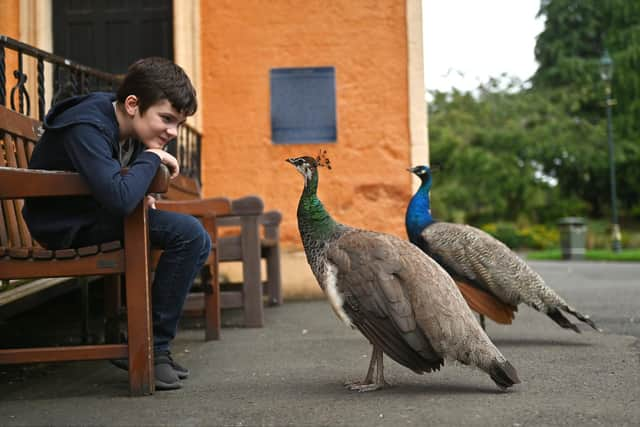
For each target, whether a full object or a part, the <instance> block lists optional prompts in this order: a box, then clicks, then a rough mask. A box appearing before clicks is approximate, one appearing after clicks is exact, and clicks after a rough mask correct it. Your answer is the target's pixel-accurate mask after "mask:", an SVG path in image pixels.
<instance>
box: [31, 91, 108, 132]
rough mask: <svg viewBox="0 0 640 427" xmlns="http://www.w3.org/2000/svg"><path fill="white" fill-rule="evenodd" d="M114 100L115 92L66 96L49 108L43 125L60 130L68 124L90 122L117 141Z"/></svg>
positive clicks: (47, 128) (45, 127) (49, 128)
mask: <svg viewBox="0 0 640 427" xmlns="http://www.w3.org/2000/svg"><path fill="white" fill-rule="evenodd" d="M115 100H116V97H115V94H113V93H106V92H94V93H90V94H88V95H81V96H74V97H72V98H67V99H65V100H63V101H61V102H59V103H57V104H56V105H54V106H53V107H52V108H51V110H49V112H48V113H47V116H46V117H45V118H44V122H43V127H44V129H45V130H61V129H64V128H66V127H67V126H70V125H76V124H81V123H84V124H90V125H93V126H96V127H97V128H98V129H100V130H101V131H102V132H104V133H105V134H106V135H107V136H108V137H109V139H111V140H115V141H117V140H118V135H117V132H118V120H117V119H116V115H115V112H114V111H113V104H112V103H113V101H115ZM114 131H115V133H114Z"/></svg>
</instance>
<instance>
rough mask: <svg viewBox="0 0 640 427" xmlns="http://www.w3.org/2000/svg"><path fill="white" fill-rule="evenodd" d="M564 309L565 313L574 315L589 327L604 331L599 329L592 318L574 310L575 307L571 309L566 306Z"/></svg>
mask: <svg viewBox="0 0 640 427" xmlns="http://www.w3.org/2000/svg"><path fill="white" fill-rule="evenodd" d="M562 309H563V310H564V311H566V312H567V313H570V314H573V315H574V316H575V317H576V318H577V319H578V320H581V321H583V322H584V323H586V324H587V325H589V326H591V327H592V328H593V329H595V330H596V331H598V332H602V329H600V328H598V327H597V326H596V324H595V323H594V322H593V320H591V318H590V317H589V316H588V315H586V314H582V313H580V312H578V311H576V309H575V308H573V307H571V306H569V305H566V306H564V307H562Z"/></svg>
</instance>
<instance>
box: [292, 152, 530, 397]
mask: <svg viewBox="0 0 640 427" xmlns="http://www.w3.org/2000/svg"><path fill="white" fill-rule="evenodd" d="M287 162H289V163H291V164H292V165H294V166H295V167H296V169H297V170H298V171H299V172H300V173H301V174H302V176H303V177H304V190H303V191H302V195H301V197H300V201H299V204H298V229H299V231H300V235H301V237H302V243H303V245H304V250H305V253H306V256H307V261H308V262H309V265H310V266H311V270H312V271H313V274H314V275H315V277H316V279H317V280H318V283H319V284H320V287H321V288H322V290H323V291H324V293H325V294H326V296H327V298H328V300H329V303H330V305H331V307H332V308H333V310H334V311H335V313H336V314H337V316H338V317H339V318H340V319H341V320H342V321H344V323H346V324H347V325H350V326H351V327H355V328H357V329H358V330H359V331H360V332H361V333H362V334H363V335H364V336H365V337H366V338H367V339H368V340H369V342H370V343H371V344H372V345H373V353H372V356H371V361H370V364H369V369H368V371H367V375H366V377H365V379H364V381H362V382H355V383H351V384H347V387H348V388H350V389H351V390H358V391H370V390H376V389H379V388H381V387H383V386H385V385H386V382H385V380H384V372H383V353H384V354H387V355H388V356H389V357H391V358H392V359H393V360H395V361H396V362H398V363H399V364H401V365H403V366H406V367H407V368H409V369H411V370H413V371H414V372H416V373H418V374H422V373H425V372H431V371H434V370H438V369H440V367H441V366H442V365H443V363H444V359H445V358H446V359H453V360H458V361H459V362H461V363H463V364H466V365H471V366H476V367H478V368H480V369H482V370H483V371H485V372H486V373H487V374H489V376H490V377H491V378H492V379H493V381H495V383H496V384H497V385H498V386H499V387H501V388H507V387H510V386H512V385H513V384H516V383H519V382H520V380H519V379H518V375H517V373H516V370H515V368H514V367H513V366H512V365H511V364H510V363H509V362H508V361H507V359H506V358H505V357H504V356H503V355H502V354H501V353H500V352H499V351H498V349H497V348H496V347H495V346H494V345H493V343H492V342H491V340H490V339H489V337H488V336H487V335H486V333H485V332H484V331H483V330H482V329H481V328H480V326H479V325H478V323H477V322H476V321H475V319H474V317H473V313H472V312H471V310H469V307H468V306H467V304H466V303H465V301H464V299H463V297H462V295H461V294H460V292H459V291H458V290H457V288H456V286H455V283H454V282H453V280H452V279H451V277H450V276H449V275H448V274H447V273H446V272H445V271H444V270H443V269H442V268H441V267H440V266H439V265H438V264H437V263H436V262H434V261H433V260H432V259H431V258H429V257H428V256H427V255H425V254H424V253H423V252H422V251H421V250H420V249H418V248H417V247H416V246H414V245H412V244H411V243H410V242H408V241H405V240H401V239H399V238H397V237H394V236H390V235H386V234H382V233H376V232H372V231H366V230H360V229H356V228H352V227H349V226H347V225H344V224H340V223H338V222H336V221H335V220H334V219H333V218H332V217H331V216H330V215H329V213H328V212H327V211H326V209H325V208H324V206H323V205H322V203H321V202H320V200H319V199H318V197H317V194H316V192H317V188H318V169H317V168H318V166H325V165H327V166H328V160H326V159H324V158H312V157H296V158H290V159H287Z"/></svg>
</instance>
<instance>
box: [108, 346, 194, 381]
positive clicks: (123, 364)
mask: <svg viewBox="0 0 640 427" xmlns="http://www.w3.org/2000/svg"><path fill="white" fill-rule="evenodd" d="M109 362H111V364H112V365H113V366H115V367H117V368H120V369H124V370H125V371H128V370H129V359H111V360H110V361H109ZM160 363H165V364H169V366H171V369H173V370H174V371H175V373H176V375H177V376H178V378H179V379H181V380H184V379H187V378H189V374H190V372H189V370H188V369H187V368H185V367H184V366H182V365H180V364H179V363H178V362H176V361H175V360H173V357H171V352H169V351H159V352H157V353H155V354H154V365H155V369H156V370H157V369H158V364H160ZM156 377H157V375H156Z"/></svg>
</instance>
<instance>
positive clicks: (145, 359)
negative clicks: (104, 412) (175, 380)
mask: <svg viewBox="0 0 640 427" xmlns="http://www.w3.org/2000/svg"><path fill="white" fill-rule="evenodd" d="M124 235H125V241H124V247H125V251H126V253H125V256H126V258H125V259H126V263H127V265H126V267H127V268H126V273H125V274H126V275H125V285H126V288H127V328H128V332H129V334H128V346H129V390H130V391H131V394H132V395H134V396H140V395H145V394H152V393H153V392H154V391H155V384H154V373H153V332H152V329H153V326H152V325H153V324H152V322H151V286H150V283H149V229H148V226H147V212H146V207H145V206H144V203H140V204H139V205H138V207H136V209H135V211H134V212H133V213H132V214H131V215H130V216H129V217H127V220H126V221H125V230H124Z"/></svg>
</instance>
